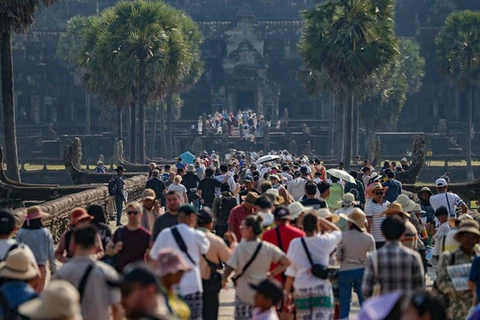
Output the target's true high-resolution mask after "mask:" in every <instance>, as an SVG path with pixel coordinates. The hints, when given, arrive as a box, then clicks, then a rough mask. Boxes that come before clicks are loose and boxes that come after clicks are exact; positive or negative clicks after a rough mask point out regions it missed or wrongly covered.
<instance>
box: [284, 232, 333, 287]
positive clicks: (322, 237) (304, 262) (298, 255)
mask: <svg viewBox="0 0 480 320" xmlns="http://www.w3.org/2000/svg"><path fill="white" fill-rule="evenodd" d="M301 239H302V238H297V239H293V240H292V242H290V246H289V247H288V253H287V258H288V259H289V260H290V262H291V264H290V266H289V267H288V268H287V271H286V272H285V275H287V276H290V277H294V278H295V280H294V282H293V287H294V288H295V289H307V288H312V287H315V286H318V285H321V284H323V283H324V281H325V280H323V279H320V278H317V277H315V276H313V275H312V273H311V269H312V264H311V263H310V261H309V260H308V256H307V253H306V252H305V249H304V248H303V245H302V240H301ZM303 239H305V243H306V245H307V248H308V251H309V252H310V255H311V256H312V260H313V263H314V264H322V265H324V266H327V265H328V264H329V260H330V253H332V252H333V250H335V248H336V247H337V245H338V243H339V242H340V240H342V233H341V232H340V231H333V232H328V233H325V234H321V233H319V234H318V235H316V236H315V237H304V238H303Z"/></svg>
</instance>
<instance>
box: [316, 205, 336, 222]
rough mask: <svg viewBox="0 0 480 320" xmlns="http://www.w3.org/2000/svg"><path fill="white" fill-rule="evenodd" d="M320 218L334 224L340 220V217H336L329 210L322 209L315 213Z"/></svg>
mask: <svg viewBox="0 0 480 320" xmlns="http://www.w3.org/2000/svg"><path fill="white" fill-rule="evenodd" d="M315 212H316V213H317V214H318V216H319V217H320V218H323V219H326V220H329V221H331V222H332V223H337V222H338V221H339V220H340V217H339V216H337V215H334V214H332V213H331V212H330V210H328V209H327V208H321V209H318V210H316V211H315Z"/></svg>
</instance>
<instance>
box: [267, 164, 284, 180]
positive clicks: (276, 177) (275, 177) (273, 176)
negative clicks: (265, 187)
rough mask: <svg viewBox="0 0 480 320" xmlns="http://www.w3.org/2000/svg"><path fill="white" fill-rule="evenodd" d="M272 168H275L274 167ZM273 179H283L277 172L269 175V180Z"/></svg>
mask: <svg viewBox="0 0 480 320" xmlns="http://www.w3.org/2000/svg"><path fill="white" fill-rule="evenodd" d="M272 169H274V168H273V167H272ZM272 179H276V180H277V181H282V180H281V179H280V177H279V176H278V175H276V174H271V175H270V176H268V180H270V181H272Z"/></svg>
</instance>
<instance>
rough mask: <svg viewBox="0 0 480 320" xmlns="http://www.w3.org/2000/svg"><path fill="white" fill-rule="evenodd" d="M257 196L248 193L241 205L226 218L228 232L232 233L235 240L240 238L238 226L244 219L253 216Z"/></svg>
mask: <svg viewBox="0 0 480 320" xmlns="http://www.w3.org/2000/svg"><path fill="white" fill-rule="evenodd" d="M257 199H258V196H257V194H256V193H254V192H249V193H248V194H247V196H246V197H245V198H244V199H243V203H242V204H240V205H238V206H236V207H235V208H233V209H232V211H231V212H230V216H229V217H228V221H227V223H228V231H230V232H233V233H234V234H235V236H236V237H237V239H241V238H242V233H241V230H240V225H241V223H242V221H243V219H245V218H246V217H248V216H249V215H251V214H253V212H254V206H255V201H257Z"/></svg>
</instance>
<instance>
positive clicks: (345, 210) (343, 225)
mask: <svg viewBox="0 0 480 320" xmlns="http://www.w3.org/2000/svg"><path fill="white" fill-rule="evenodd" d="M338 204H340V205H341V207H340V208H339V209H337V210H336V211H335V215H337V216H339V217H342V215H341V214H343V215H344V216H348V215H349V214H350V212H352V211H353V209H355V206H356V205H357V204H358V202H357V201H355V196H354V195H353V194H351V193H350V192H347V193H345V194H344V195H343V199H342V200H341V201H339V202H338ZM337 226H338V227H339V228H340V230H342V231H346V230H348V223H347V220H345V219H343V218H341V219H340V221H338V223H337Z"/></svg>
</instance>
